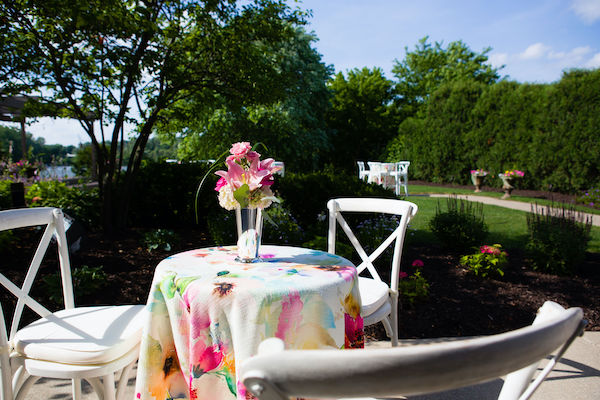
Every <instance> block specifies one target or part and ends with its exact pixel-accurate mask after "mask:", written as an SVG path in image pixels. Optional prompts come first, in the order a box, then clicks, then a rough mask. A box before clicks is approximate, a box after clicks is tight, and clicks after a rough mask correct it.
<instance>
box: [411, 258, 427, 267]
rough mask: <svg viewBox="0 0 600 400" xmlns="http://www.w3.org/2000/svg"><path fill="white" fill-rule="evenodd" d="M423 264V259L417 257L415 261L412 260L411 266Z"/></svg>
mask: <svg viewBox="0 0 600 400" xmlns="http://www.w3.org/2000/svg"><path fill="white" fill-rule="evenodd" d="M424 265H425V263H424V262H423V261H421V260H419V259H417V260H415V261H413V262H412V266H413V267H422V266H424Z"/></svg>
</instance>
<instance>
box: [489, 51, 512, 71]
mask: <svg viewBox="0 0 600 400" xmlns="http://www.w3.org/2000/svg"><path fill="white" fill-rule="evenodd" d="M507 60H508V54H506V53H493V54H490V55H489V57H488V62H489V63H490V64H491V65H492V66H493V67H496V68H499V67H501V66H503V65H506V61H507Z"/></svg>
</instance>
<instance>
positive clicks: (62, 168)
mask: <svg viewBox="0 0 600 400" xmlns="http://www.w3.org/2000/svg"><path fill="white" fill-rule="evenodd" d="M76 176H77V175H75V172H73V167H71V166H70V165H52V166H47V167H46V168H45V169H44V170H43V171H41V172H40V177H41V178H42V179H68V178H75V177H76Z"/></svg>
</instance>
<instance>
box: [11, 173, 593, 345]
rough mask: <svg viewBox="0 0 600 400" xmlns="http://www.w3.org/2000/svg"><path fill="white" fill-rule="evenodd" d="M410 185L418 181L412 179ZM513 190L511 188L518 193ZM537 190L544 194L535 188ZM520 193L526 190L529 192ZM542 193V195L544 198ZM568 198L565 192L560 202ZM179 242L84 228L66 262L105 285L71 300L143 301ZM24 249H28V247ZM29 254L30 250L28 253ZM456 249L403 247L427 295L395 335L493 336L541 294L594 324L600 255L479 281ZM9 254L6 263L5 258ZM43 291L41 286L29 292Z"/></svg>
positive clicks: (14, 263)
mask: <svg viewBox="0 0 600 400" xmlns="http://www.w3.org/2000/svg"><path fill="white" fill-rule="evenodd" d="M411 183H417V182H411ZM521 192H522V191H516V193H515V194H521ZM534 194H535V195H536V196H542V195H543V193H540V192H536V193H534ZM527 195H531V194H530V193H528V194H527ZM544 198H546V197H544ZM567 200H568V198H566V197H565V200H562V201H567ZM176 233H178V234H179V235H180V237H181V238H182V243H180V245H179V246H178V247H177V248H175V249H173V250H171V251H170V252H165V251H160V250H157V251H153V252H149V251H148V250H146V249H145V248H144V247H142V244H141V238H142V232H141V231H137V230H131V231H130V232H128V233H127V234H125V235H122V236H120V237H117V238H113V239H107V238H105V237H103V236H102V235H100V234H99V233H94V232H87V233H86V234H85V236H84V237H83V240H82V243H81V249H80V250H79V251H77V252H75V253H73V254H71V264H72V267H73V268H75V267H79V266H83V265H87V266H89V267H97V266H102V267H103V270H104V271H105V272H106V274H107V275H108V285H107V286H105V287H104V288H103V289H102V290H100V291H98V292H96V293H89V294H86V295H83V296H80V297H79V298H77V299H76V300H77V304H78V305H88V304H127V303H145V302H146V299H147V296H148V291H149V289H150V284H151V281H152V276H153V273H154V268H155V266H156V265H157V264H158V263H159V262H160V260H162V259H163V258H165V257H166V256H168V255H169V254H171V253H173V252H179V251H184V250H188V249H193V248H198V247H203V246H208V245H210V242H209V240H208V239H207V237H206V236H205V233H204V232H202V231H200V230H199V229H179V230H176ZM16 234H17V235H19V236H18V237H19V238H21V240H19V241H17V242H16V244H15V245H14V246H13V247H12V248H10V249H4V250H0V259H2V260H5V261H3V262H2V272H3V273H4V274H6V275H8V276H9V277H11V276H17V275H23V274H24V271H23V269H24V268H26V267H25V266H26V264H27V263H28V262H29V260H30V259H29V258H27V259H24V258H23V257H21V256H20V255H19V254H20V250H24V249H23V248H21V247H30V246H31V245H30V244H29V243H31V242H32V241H33V240H35V238H36V237H38V236H39V232H37V231H33V230H20V231H17V232H16ZM30 254H31V253H30ZM28 257H31V256H28ZM458 257H459V256H458V255H455V254H448V253H447V252H444V251H443V250H442V249H441V248H438V247H436V246H435V245H429V246H420V247H417V246H407V247H406V248H405V252H404V255H403V259H404V260H408V261H410V260H414V259H421V260H423V262H424V264H425V266H424V267H423V268H422V273H423V275H424V276H425V278H426V279H427V281H428V282H429V284H430V288H429V298H428V299H426V300H423V301H420V302H418V303H416V304H415V305H414V306H411V305H409V304H401V309H400V311H399V321H400V327H399V330H400V337H401V338H431V337H442V336H470V335H481V334H493V333H499V332H504V331H507V330H511V329H516V328H519V327H522V326H525V325H527V324H529V323H531V321H532V319H533V317H534V315H535V312H536V310H537V308H538V307H539V306H541V305H542V303H543V302H544V301H545V300H553V301H556V302H558V303H560V304H562V305H563V306H565V307H575V306H576V307H581V308H583V310H584V315H585V318H586V319H587V320H588V321H589V325H588V327H587V330H594V331H598V330H600V296H598V293H600V268H599V267H600V255H599V254H591V253H588V254H587V255H586V261H585V263H584V264H583V265H582V266H581V268H580V269H579V270H578V273H577V275H575V276H571V277H560V276H553V275H547V274H543V273H539V272H535V271H532V270H530V269H529V268H528V267H527V266H526V264H525V262H524V259H523V255H522V254H518V253H517V252H514V251H513V252H511V254H510V267H509V268H508V269H507V270H506V275H505V276H504V277H503V278H502V280H493V279H479V278H476V277H474V276H472V275H470V274H468V273H467V272H466V271H465V270H464V269H462V268H461V267H459V266H458ZM53 259H54V260H55V259H56V256H55V251H53V250H52V251H49V252H48V257H47V261H46V262H45V263H44V264H43V266H42V269H41V273H42V274H46V273H50V272H54V271H56V264H54V265H53V264H52V262H53ZM6 260H9V261H10V262H8V264H10V265H7V262H6ZM36 291H37V293H38V295H39V296H41V297H44V293H43V290H42V289H41V288H40V287H37V288H36V287H34V293H35V292H36ZM8 298H9V297H8V296H7V295H6V293H4V292H2V293H1V294H0V300H1V301H2V306H3V308H4V312H5V314H8V315H11V308H12V307H11V302H10V301H7V299H8ZM367 337H369V338H375V339H381V338H383V337H384V332H383V328H382V326H381V324H378V325H377V326H373V327H369V328H368V329H367Z"/></svg>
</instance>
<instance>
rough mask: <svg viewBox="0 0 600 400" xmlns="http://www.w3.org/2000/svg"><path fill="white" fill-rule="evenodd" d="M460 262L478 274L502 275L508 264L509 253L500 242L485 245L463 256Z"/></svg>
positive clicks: (487, 275) (486, 275) (482, 275)
mask: <svg viewBox="0 0 600 400" xmlns="http://www.w3.org/2000/svg"><path fill="white" fill-rule="evenodd" d="M460 264H461V265H463V266H465V267H466V268H467V269H468V270H469V272H471V273H473V274H474V275H476V276H481V277H483V278H487V277H502V276H504V268H505V267H506V266H507V265H508V253H507V252H506V251H504V250H502V245H499V244H494V245H491V246H488V245H483V246H481V247H480V248H479V250H478V251H477V252H476V253H474V254H470V255H466V256H463V257H461V259H460Z"/></svg>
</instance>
